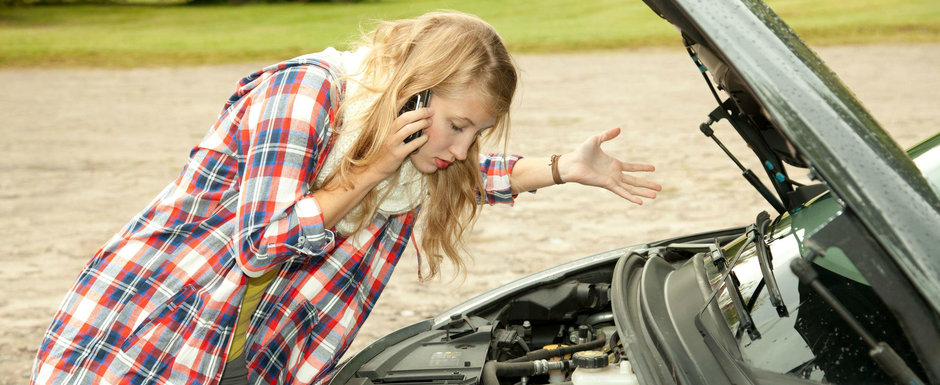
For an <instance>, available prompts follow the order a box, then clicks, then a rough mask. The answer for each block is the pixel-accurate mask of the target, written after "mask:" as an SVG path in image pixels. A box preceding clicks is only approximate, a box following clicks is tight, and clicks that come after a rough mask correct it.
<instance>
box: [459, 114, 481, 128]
mask: <svg viewBox="0 0 940 385" xmlns="http://www.w3.org/2000/svg"><path fill="white" fill-rule="evenodd" d="M456 117H457V119H460V120H466V121H468V122H470V125H471V126H474V127H477V124H476V123H474V122H473V121H472V120H470V118H466V117H463V116H460V115H457V116H456Z"/></svg>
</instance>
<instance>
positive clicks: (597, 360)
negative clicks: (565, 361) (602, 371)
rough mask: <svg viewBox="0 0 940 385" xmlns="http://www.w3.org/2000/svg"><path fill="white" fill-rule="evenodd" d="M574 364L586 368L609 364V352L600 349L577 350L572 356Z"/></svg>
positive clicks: (601, 366)
mask: <svg viewBox="0 0 940 385" xmlns="http://www.w3.org/2000/svg"><path fill="white" fill-rule="evenodd" d="M571 360H572V361H574V366H577V367H579V368H585V369H596V368H603V367H605V366H607V353H604V352H602V351H599V350H585V351H581V352H577V353H575V354H574V356H572V357H571Z"/></svg>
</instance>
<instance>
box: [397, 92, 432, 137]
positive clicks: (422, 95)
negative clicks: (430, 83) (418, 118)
mask: <svg viewBox="0 0 940 385" xmlns="http://www.w3.org/2000/svg"><path fill="white" fill-rule="evenodd" d="M430 100H431V90H424V91H421V92H419V93H417V94H416V95H415V96H412V97H411V99H408V102H407V103H405V106H404V107H402V108H401V111H398V115H399V116H400V115H401V114H404V113H406V112H408V111H414V110H417V109H421V108H424V107H427V106H428V101H430ZM423 132H424V130H418V131H417V132H415V133H414V134H411V135H408V137H407V138H405V143H408V142H410V141H412V140H415V139H417V138H418V137H419V136H421V135H422V134H423Z"/></svg>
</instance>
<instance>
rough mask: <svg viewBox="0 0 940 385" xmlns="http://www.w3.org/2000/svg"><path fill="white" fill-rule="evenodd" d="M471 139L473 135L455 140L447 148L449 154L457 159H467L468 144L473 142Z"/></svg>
mask: <svg viewBox="0 0 940 385" xmlns="http://www.w3.org/2000/svg"><path fill="white" fill-rule="evenodd" d="M473 139H474V138H473V137H470V138H469V139H467V138H460V139H459V140H455V141H454V143H453V144H451V146H450V149H449V150H450V153H451V155H453V156H454V158H456V159H457V160H464V159H467V151H468V150H469V149H470V145H471V144H473Z"/></svg>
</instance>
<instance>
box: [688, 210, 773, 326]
mask: <svg viewBox="0 0 940 385" xmlns="http://www.w3.org/2000/svg"><path fill="white" fill-rule="evenodd" d="M745 234H747V240H745V241H744V243H743V244H741V247H740V248H739V249H738V252H737V253H736V254H735V256H734V260H733V261H731V262H730V263H727V262H726V261H725V260H726V258H725V252H724V249H722V248H721V246H720V245H718V242H715V245H714V246H712V247H711V251H710V253H711V255H712V263H713V264H714V265H715V266H716V267H718V268H719V269H721V270H722V271H725V274H724V276H723V277H722V281H723V282H724V285H725V288H726V289H727V290H728V296H729V297H730V298H731V304H732V305H733V306H734V311H735V312H736V313H738V325H739V326H738V331H739V332H740V331H741V330H744V331H746V332H747V334H748V336H750V337H751V339H752V340H759V339H760V338H761V335H760V332H759V331H758V330H757V326H756V325H755V324H754V319H752V318H751V313H750V312H749V311H748V309H747V306H745V304H744V300H743V299H742V298H741V290H740V289H739V286H740V285H741V282H740V281H739V280H738V276H737V275H735V274H734V266H735V264H737V263H738V259H739V258H740V257H741V254H742V253H743V252H744V248H745V247H747V245H748V244H750V243H751V242H754V238H755V237H756V234H757V232H756V231H754V225H751V226H748V229H747V231H746V232H745ZM717 293H718V290H715V292H714V293H713V295H712V298H711V299H710V300H709V301H708V302H706V303H705V307H708V303H709V302H711V301H712V300H714V298H715V294H717ZM704 311H705V309H704V308H703V309H702V312H704Z"/></svg>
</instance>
